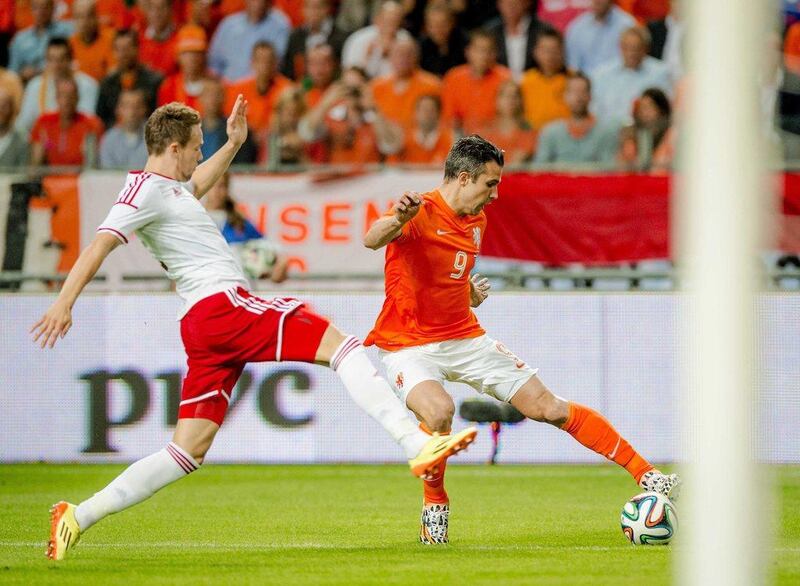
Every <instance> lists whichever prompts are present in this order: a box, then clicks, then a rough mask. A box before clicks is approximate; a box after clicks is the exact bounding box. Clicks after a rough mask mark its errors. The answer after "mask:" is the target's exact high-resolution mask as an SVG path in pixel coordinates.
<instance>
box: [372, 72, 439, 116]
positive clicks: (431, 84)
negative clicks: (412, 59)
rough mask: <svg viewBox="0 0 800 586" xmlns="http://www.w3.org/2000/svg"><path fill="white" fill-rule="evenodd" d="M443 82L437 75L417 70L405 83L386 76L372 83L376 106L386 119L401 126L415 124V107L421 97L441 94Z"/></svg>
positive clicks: (391, 76)
mask: <svg viewBox="0 0 800 586" xmlns="http://www.w3.org/2000/svg"><path fill="white" fill-rule="evenodd" d="M441 85H442V84H441V82H440V81H439V78H437V77H436V76H435V75H432V74H430V73H428V72H427V71H422V70H421V69H417V70H416V71H415V72H414V73H413V74H411V77H410V78H408V80H406V81H405V82H399V81H398V80H397V78H396V77H395V76H394V75H386V76H384V77H380V78H378V79H376V80H374V81H373V82H372V95H373V97H374V98H375V105H376V106H377V108H378V110H379V111H380V113H381V114H383V116H384V118H386V119H387V120H391V121H392V122H396V123H397V124H400V125H401V126H411V125H412V124H413V123H414V106H415V105H416V103H417V100H418V99H419V97H420V96H438V95H440V94H441Z"/></svg>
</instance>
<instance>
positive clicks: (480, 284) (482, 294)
mask: <svg viewBox="0 0 800 586" xmlns="http://www.w3.org/2000/svg"><path fill="white" fill-rule="evenodd" d="M491 288H492V286H491V285H490V284H489V279H482V278H481V276H480V275H479V274H478V273H475V274H474V275H472V278H471V279H470V280H469V304H470V306H472V307H478V306H479V305H480V304H481V303H483V302H484V301H486V298H487V297H488V296H489V289H491Z"/></svg>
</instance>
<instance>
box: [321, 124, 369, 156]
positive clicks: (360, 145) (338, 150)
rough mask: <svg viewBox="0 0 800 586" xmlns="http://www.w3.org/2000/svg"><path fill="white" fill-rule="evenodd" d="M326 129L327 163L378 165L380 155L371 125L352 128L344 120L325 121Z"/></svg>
mask: <svg viewBox="0 0 800 586" xmlns="http://www.w3.org/2000/svg"><path fill="white" fill-rule="evenodd" d="M325 126H326V127H327V129H328V136H327V140H326V144H327V150H328V154H327V162H328V163H331V164H334V165H336V164H359V163H361V164H363V163H379V162H380V160H381V153H380V151H379V150H378V139H377V137H376V136H375V129H374V128H372V125H371V124H366V123H364V124H362V125H361V126H358V127H357V128H353V127H352V126H350V124H348V123H347V122H346V121H344V120H334V119H332V118H330V117H327V118H326V119H325Z"/></svg>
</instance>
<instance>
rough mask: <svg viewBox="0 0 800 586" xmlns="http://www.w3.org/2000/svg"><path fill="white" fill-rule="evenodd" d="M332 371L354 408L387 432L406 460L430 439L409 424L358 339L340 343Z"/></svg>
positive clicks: (407, 418)
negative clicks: (336, 375) (340, 382)
mask: <svg viewBox="0 0 800 586" xmlns="http://www.w3.org/2000/svg"><path fill="white" fill-rule="evenodd" d="M331 368H332V369H333V370H335V371H336V374H338V375H339V378H341V379H342V382H343V383H344V386H345V388H346V389H347V392H348V393H350V396H351V397H352V398H353V401H355V402H356V405H358V406H359V407H361V408H362V409H363V410H364V411H366V412H367V414H368V415H369V416H370V417H372V418H373V419H374V420H375V421H377V422H378V423H380V424H381V425H382V426H383V428H384V429H385V430H386V431H388V432H389V435H391V436H392V437H393V438H394V440H395V441H396V442H397V443H399V444H400V447H401V448H403V451H404V452H405V454H406V457H407V458H408V459H411V458H413V457H415V456H416V455H417V454H419V452H420V450H422V446H424V445H425V444H426V443H427V442H428V440H429V439H430V437H429V436H427V435H426V434H425V433H423V432H422V431H421V430H420V429H419V427H418V426H417V425H415V424H414V423H413V422H412V421H411V418H410V417H409V416H408V411H407V410H406V408H405V407H404V406H403V404H402V403H401V402H400V399H398V398H397V396H396V395H395V394H394V392H393V391H392V388H391V387H390V386H389V383H388V382H386V380H385V379H383V378H381V377H380V376H378V371H377V370H375V366H373V364H372V362H370V359H369V358H368V357H367V353H366V352H365V351H364V347H363V346H362V345H361V342H359V340H358V338H356V337H355V336H349V337H347V338H346V339H345V340H344V342H342V343H341V345H340V346H339V347H338V348H337V349H336V352H334V353H333V356H332V357H331Z"/></svg>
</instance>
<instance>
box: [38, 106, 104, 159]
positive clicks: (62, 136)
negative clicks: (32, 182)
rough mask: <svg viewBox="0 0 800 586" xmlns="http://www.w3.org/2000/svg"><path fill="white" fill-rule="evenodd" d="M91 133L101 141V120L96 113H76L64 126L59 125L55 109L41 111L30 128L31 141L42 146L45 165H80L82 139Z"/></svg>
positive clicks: (82, 149)
mask: <svg viewBox="0 0 800 586" xmlns="http://www.w3.org/2000/svg"><path fill="white" fill-rule="evenodd" d="M90 134H93V135H94V137H95V145H99V144H100V136H101V135H102V134H103V123H102V122H100V119H99V118H97V117H96V116H89V115H87V114H83V113H81V112H78V113H76V114H75V119H74V120H73V121H72V124H70V125H69V127H67V128H62V127H61V122H60V121H59V115H58V112H49V113H47V114H42V115H41V116H39V119H38V120H36V124H34V125H33V130H31V142H32V143H39V144H41V145H42V146H44V151H45V162H46V163H47V164H48V165H83V154H84V142H85V140H86V137H87V136H89V135H90Z"/></svg>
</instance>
